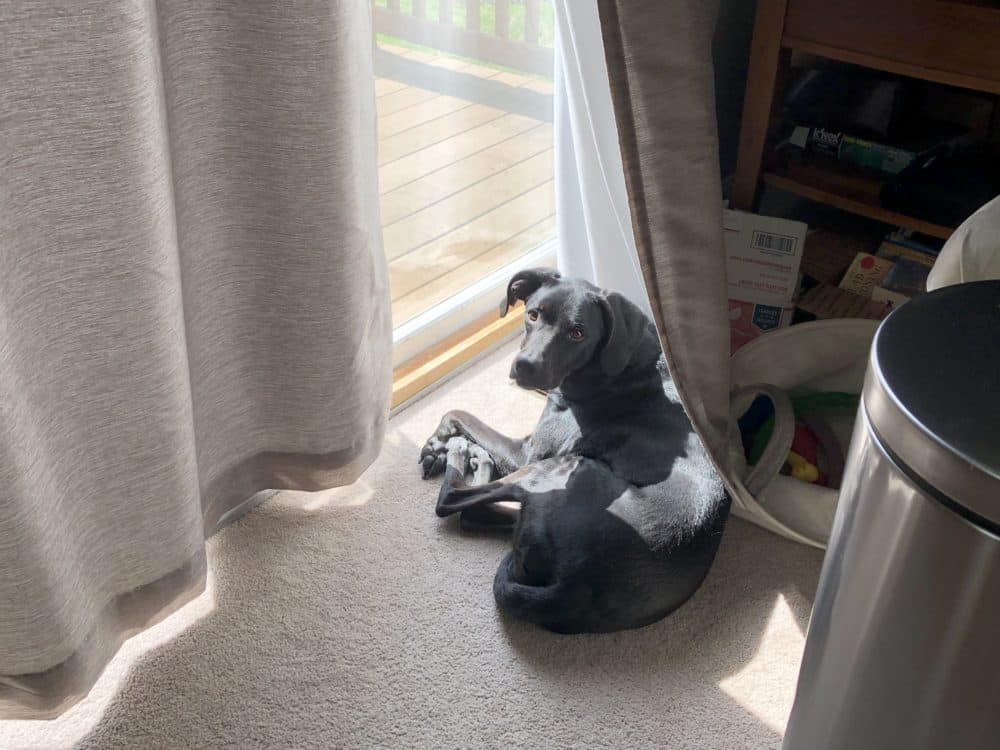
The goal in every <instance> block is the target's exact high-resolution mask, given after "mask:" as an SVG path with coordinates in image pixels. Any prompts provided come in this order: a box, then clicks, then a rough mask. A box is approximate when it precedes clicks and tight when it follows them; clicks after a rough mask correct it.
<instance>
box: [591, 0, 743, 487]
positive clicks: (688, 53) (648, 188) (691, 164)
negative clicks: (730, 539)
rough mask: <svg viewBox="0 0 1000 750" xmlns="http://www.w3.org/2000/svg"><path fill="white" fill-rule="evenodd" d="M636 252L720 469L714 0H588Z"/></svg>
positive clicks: (723, 421)
mask: <svg viewBox="0 0 1000 750" xmlns="http://www.w3.org/2000/svg"><path fill="white" fill-rule="evenodd" d="M598 10H599V13H600V19H601V30H602V34H603V37H604V52H605V57H606V59H607V66H608V76H609V79H610V84H611V94H612V101H613V104H614V110H615V120H616V122H617V125H618V133H619V140H620V145H621V153H622V161H623V164H624V168H625V184H626V187H627V189H628V194H629V203H630V208H631V212H632V224H633V231H634V234H635V242H636V249H637V251H638V254H639V261H640V266H641V267H642V272H643V278H644V280H645V284H646V290H647V292H648V293H649V297H650V304H651V305H652V309H653V314H654V318H655V320H656V324H657V327H658V328H659V330H660V335H661V337H662V339H663V346H664V349H665V351H666V353H667V361H668V363H669V365H670V370H671V373H672V374H673V376H674V380H675V382H676V383H677V386H678V391H679V392H680V395H681V398H682V399H683V401H684V404H685V406H686V408H687V410H688V414H689V415H690V417H691V421H692V422H693V424H694V426H695V428H696V429H697V430H698V432H699V434H700V435H701V437H702V439H703V440H704V441H705V445H706V447H707V448H708V450H709V452H710V453H711V454H712V456H713V458H714V459H715V461H716V464H717V466H718V467H719V468H720V469H722V470H723V476H724V477H725V476H726V472H725V468H726V462H727V459H726V433H727V429H728V424H729V388H730V385H729V383H730V379H729V327H728V322H727V320H726V275H725V256H724V253H723V250H722V189H721V185H720V177H719V154H718V141H717V135H716V115H715V95H714V81H713V72H712V71H713V68H712V35H713V33H714V30H715V20H716V16H717V13H718V0H598Z"/></svg>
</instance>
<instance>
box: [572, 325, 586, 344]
mask: <svg viewBox="0 0 1000 750" xmlns="http://www.w3.org/2000/svg"><path fill="white" fill-rule="evenodd" d="M569 337H570V338H571V339H573V341H583V329H582V328H580V326H573V327H572V328H570V329H569Z"/></svg>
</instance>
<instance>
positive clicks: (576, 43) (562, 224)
mask: <svg viewBox="0 0 1000 750" xmlns="http://www.w3.org/2000/svg"><path fill="white" fill-rule="evenodd" d="M555 9H556V28H557V34H556V58H555V121H554V127H555V160H556V171H555V174H556V216H557V219H558V227H559V231H558V262H559V269H560V270H561V271H562V272H563V273H564V274H566V275H568V276H579V277H581V278H585V279H588V280H589V281H592V282H594V283H595V284H597V285H598V286H602V287H605V288H607V289H613V290H615V291H618V292H621V293H622V294H624V295H625V296H626V297H628V298H629V299H631V300H632V301H633V302H635V303H636V304H637V305H639V306H640V307H642V309H644V310H646V311H647V312H651V311H650V307H649V295H648V294H647V292H646V287H645V285H644V283H643V281H642V271H641V270H640V268H639V258H638V256H637V254H636V249H635V238H634V237H633V234H632V217H631V215H630V213H629V202H628V193H627V192H626V189H625V176H624V171H623V169H622V158H621V149H620V146H619V144H618V128H617V126H616V124H615V113H614V109H613V107H612V103H611V90H610V86H609V83H608V69H607V65H606V63H605V57H604V51H603V40H602V38H601V23H600V19H599V17H598V12H597V0H555Z"/></svg>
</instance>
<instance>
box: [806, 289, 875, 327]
mask: <svg viewBox="0 0 1000 750" xmlns="http://www.w3.org/2000/svg"><path fill="white" fill-rule="evenodd" d="M798 308H799V309H800V310H804V311H805V312H807V313H809V314H810V315H815V316H816V318H817V319H819V320H829V319H830V318H865V319H867V320H882V318H884V317H885V316H886V315H888V314H889V311H890V310H891V309H892V307H891V306H890V305H887V304H886V303H885V302H875V301H873V300H871V299H869V298H868V297H862V296H861V295H860V294H854V293H853V292H848V291H845V290H844V289H841V288H840V287H836V286H833V285H832V284H819V285H818V286H815V287H813V288H812V289H810V290H809V291H808V292H806V293H805V294H803V295H802V299H800V300H799V303H798Z"/></svg>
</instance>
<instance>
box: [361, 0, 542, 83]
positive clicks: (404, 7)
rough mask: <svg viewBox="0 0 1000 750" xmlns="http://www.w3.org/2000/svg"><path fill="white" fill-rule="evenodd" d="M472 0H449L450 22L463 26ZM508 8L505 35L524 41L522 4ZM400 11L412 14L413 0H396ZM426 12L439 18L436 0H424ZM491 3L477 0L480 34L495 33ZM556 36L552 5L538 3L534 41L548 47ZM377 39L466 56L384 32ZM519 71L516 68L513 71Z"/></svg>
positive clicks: (381, 1)
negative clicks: (450, 5)
mask: <svg viewBox="0 0 1000 750" xmlns="http://www.w3.org/2000/svg"><path fill="white" fill-rule="evenodd" d="M470 1H471V2H476V0H454V2H453V3H452V24H453V25H455V26H458V27H460V28H465V18H466V12H467V6H468V4H469V2H470ZM374 2H375V5H377V6H380V7H382V8H385V7H386V6H387V0H374ZM509 7H510V11H509V12H508V16H509V18H510V28H509V30H508V33H507V36H508V38H509V39H511V40H512V41H515V42H523V41H524V14H525V7H524V5H522V4H520V3H516V4H515V3H511V5H510V6H509ZM399 8H400V11H401V12H402V13H404V14H406V15H413V0H400V2H399ZM426 8H427V11H426V15H427V17H428V18H432V19H438V20H440V16H441V11H440V7H439V2H438V0H427V2H426ZM495 10H496V9H495V6H494V5H493V3H491V2H486V1H484V0H479V31H480V32H481V33H483V34H491V35H493V34H495V33H496V12H495ZM555 37H556V18H555V9H554V8H553V7H552V6H551V5H550V4H549V3H542V5H541V7H540V9H539V21H538V43H539V44H540V45H541V46H543V47H551V46H553V44H555ZM376 39H377V41H379V42H386V43H389V44H395V45H398V46H400V47H406V48H408V49H417V50H423V51H429V52H439V54H442V55H445V56H447V57H454V58H457V59H461V60H465V59H469V58H464V57H461V56H460V55H450V54H447V53H444V52H440V51H439V50H432V49H430V48H429V47H425V46H422V45H419V44H412V43H410V42H407V41H405V40H403V39H399V38H397V37H391V36H387V35H385V34H378V35H377V37H376ZM470 61H471V62H476V63H479V64H480V65H485V66H487V67H490V68H496V69H498V70H510V68H507V67H505V66H503V65H495V64H493V63H490V62H489V61H487V60H477V59H471V60H470ZM514 72H520V71H514Z"/></svg>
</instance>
